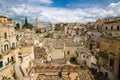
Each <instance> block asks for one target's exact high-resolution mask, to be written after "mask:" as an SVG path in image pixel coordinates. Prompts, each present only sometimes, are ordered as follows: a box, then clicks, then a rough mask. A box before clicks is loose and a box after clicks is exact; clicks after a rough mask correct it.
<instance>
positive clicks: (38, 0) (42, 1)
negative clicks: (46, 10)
mask: <svg viewBox="0 0 120 80" xmlns="http://www.w3.org/2000/svg"><path fill="white" fill-rule="evenodd" d="M31 1H33V2H40V3H44V4H51V3H53V2H52V0H31Z"/></svg>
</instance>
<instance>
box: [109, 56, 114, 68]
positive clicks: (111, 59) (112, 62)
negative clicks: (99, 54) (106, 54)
mask: <svg viewBox="0 0 120 80" xmlns="http://www.w3.org/2000/svg"><path fill="white" fill-rule="evenodd" d="M114 63H115V58H114V57H110V63H109V66H110V67H112V68H113V69H114Z"/></svg>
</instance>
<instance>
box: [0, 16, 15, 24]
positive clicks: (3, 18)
mask: <svg viewBox="0 0 120 80" xmlns="http://www.w3.org/2000/svg"><path fill="white" fill-rule="evenodd" d="M12 22H13V21H12V19H10V18H7V17H6V16H0V23H8V24H12Z"/></svg>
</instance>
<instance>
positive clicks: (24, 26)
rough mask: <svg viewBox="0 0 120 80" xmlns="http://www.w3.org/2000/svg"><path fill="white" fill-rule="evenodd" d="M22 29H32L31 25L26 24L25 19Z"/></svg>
mask: <svg viewBox="0 0 120 80" xmlns="http://www.w3.org/2000/svg"><path fill="white" fill-rule="evenodd" d="M23 29H30V30H31V29H33V25H32V24H30V23H28V20H27V17H25V23H24V24H23Z"/></svg>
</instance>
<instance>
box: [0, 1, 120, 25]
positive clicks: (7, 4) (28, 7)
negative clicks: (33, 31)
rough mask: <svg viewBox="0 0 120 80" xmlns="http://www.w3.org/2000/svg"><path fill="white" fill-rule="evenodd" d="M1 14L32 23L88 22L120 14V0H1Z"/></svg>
mask: <svg viewBox="0 0 120 80" xmlns="http://www.w3.org/2000/svg"><path fill="white" fill-rule="evenodd" d="M0 15H1V16H2V15H4V16H7V17H9V18H12V19H13V20H15V21H17V20H20V21H21V22H24V18H25V16H26V17H27V18H28V21H29V22H30V23H33V24H34V23H35V18H36V17H37V18H38V20H39V21H40V22H41V23H44V24H46V23H53V24H54V23H74V22H77V23H87V22H93V21H95V20H97V19H101V18H108V17H118V16H120V0H0Z"/></svg>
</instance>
